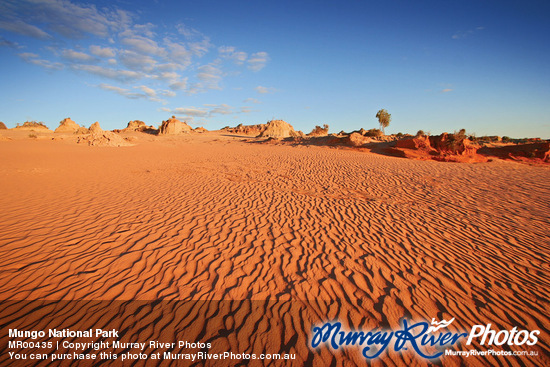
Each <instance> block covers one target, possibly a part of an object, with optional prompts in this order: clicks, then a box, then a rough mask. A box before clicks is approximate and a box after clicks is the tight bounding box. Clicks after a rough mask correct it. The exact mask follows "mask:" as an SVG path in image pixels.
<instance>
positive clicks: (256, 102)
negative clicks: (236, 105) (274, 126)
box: [243, 98, 262, 104]
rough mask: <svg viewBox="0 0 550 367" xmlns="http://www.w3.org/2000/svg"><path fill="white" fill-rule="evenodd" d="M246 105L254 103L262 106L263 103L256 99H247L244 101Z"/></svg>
mask: <svg viewBox="0 0 550 367" xmlns="http://www.w3.org/2000/svg"><path fill="white" fill-rule="evenodd" d="M243 102H244V103H254V104H260V103H262V102H261V101H258V100H257V99H256V98H247V99H245V100H244V101H243Z"/></svg>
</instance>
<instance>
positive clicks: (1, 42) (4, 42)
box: [0, 36, 22, 49]
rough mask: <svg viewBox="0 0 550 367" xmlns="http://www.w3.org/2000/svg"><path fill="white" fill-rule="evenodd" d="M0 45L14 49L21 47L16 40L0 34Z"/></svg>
mask: <svg viewBox="0 0 550 367" xmlns="http://www.w3.org/2000/svg"><path fill="white" fill-rule="evenodd" d="M0 46H5V47H11V48H14V49H19V48H22V47H21V46H20V45H19V44H18V43H17V42H12V41H9V40H7V39H5V38H4V37H2V36H0Z"/></svg>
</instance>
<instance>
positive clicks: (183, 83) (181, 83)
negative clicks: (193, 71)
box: [169, 78, 187, 90]
mask: <svg viewBox="0 0 550 367" xmlns="http://www.w3.org/2000/svg"><path fill="white" fill-rule="evenodd" d="M169 88H170V89H172V90H181V89H185V88H187V78H183V79H181V80H178V81H174V82H172V83H170V85H169Z"/></svg>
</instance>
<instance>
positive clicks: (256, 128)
mask: <svg viewBox="0 0 550 367" xmlns="http://www.w3.org/2000/svg"><path fill="white" fill-rule="evenodd" d="M265 129H267V124H257V125H243V124H239V125H237V126H235V127H226V128H224V129H222V130H224V131H227V132H229V133H232V134H242V135H253V136H258V135H260V134H261V133H262V132H264V131H265Z"/></svg>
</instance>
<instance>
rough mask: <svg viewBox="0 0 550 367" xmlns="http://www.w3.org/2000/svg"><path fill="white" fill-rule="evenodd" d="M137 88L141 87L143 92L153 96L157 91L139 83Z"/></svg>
mask: <svg viewBox="0 0 550 367" xmlns="http://www.w3.org/2000/svg"><path fill="white" fill-rule="evenodd" d="M138 88H139V89H141V90H142V91H143V93H145V94H147V95H148V96H149V97H155V96H156V95H157V92H156V91H155V90H154V89H152V88H149V87H148V86H146V85H140V86H139V87H138Z"/></svg>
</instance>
